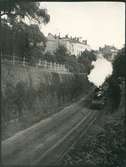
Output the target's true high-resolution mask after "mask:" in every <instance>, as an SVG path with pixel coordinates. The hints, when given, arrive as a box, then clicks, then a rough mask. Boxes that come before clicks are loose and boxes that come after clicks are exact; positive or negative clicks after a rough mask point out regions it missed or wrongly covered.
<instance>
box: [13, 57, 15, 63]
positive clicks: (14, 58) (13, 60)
mask: <svg viewBox="0 0 126 167" xmlns="http://www.w3.org/2000/svg"><path fill="white" fill-rule="evenodd" d="M12 62H13V64H15V56H13V59H12Z"/></svg>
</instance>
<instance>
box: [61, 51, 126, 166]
mask: <svg viewBox="0 0 126 167" xmlns="http://www.w3.org/2000/svg"><path fill="white" fill-rule="evenodd" d="M125 66H126V59H125V48H123V49H121V50H120V51H119V52H118V55H117V59H116V60H115V62H114V63H113V70H114V71H113V75H112V76H111V77H110V78H109V79H108V80H107V81H106V82H108V84H109V89H108V92H109V94H107V98H108V103H107V106H106V107H105V109H104V110H101V111H100V112H102V113H101V115H102V117H101V118H100V119H99V120H97V122H96V124H95V125H94V126H93V127H92V128H91V129H90V131H89V132H88V133H87V134H86V136H84V137H83V138H81V140H80V141H79V142H78V143H77V145H76V146H75V147H73V148H72V149H71V151H70V152H69V153H68V154H67V155H66V156H65V157H64V159H63V162H62V166H78V167H79V166H83V167H101V166H102V167H125V166H126V140H125V137H126V113H125V94H124V81H125ZM111 106H112V107H111Z"/></svg>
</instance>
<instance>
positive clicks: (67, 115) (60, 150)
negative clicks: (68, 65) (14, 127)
mask: <svg viewBox="0 0 126 167" xmlns="http://www.w3.org/2000/svg"><path fill="white" fill-rule="evenodd" d="M92 91H93V90H92ZM90 94H91V91H90V93H89V94H88V95H87V96H86V97H85V98H82V99H81V100H80V101H78V102H76V103H73V104H72V105H70V106H68V107H66V108H65V109H63V110H62V111H61V112H59V113H57V114H55V115H53V116H52V117H50V118H48V119H46V120H43V121H41V122H39V123H37V124H35V125H34V126H32V127H30V128H28V129H26V130H24V131H21V132H19V133H17V134H16V135H14V136H13V137H11V138H9V139H7V140H5V141H3V142H2V164H5V165H38V164H41V165H44V166H45V165H50V164H51V165H52V164H55V165H56V164H59V162H60V160H61V159H62V157H63V156H64V155H65V154H66V153H67V152H68V150H69V149H70V148H71V146H72V145H73V144H74V143H75V142H76V141H77V139H78V138H79V137H81V136H82V135H84V134H85V133H86V131H87V130H88V128H89V127H90V126H91V125H92V123H93V122H94V121H95V120H96V118H97V115H98V112H97V111H92V110H89V109H87V108H84V107H83V102H84V101H85V99H87V98H88V97H89V96H90Z"/></svg>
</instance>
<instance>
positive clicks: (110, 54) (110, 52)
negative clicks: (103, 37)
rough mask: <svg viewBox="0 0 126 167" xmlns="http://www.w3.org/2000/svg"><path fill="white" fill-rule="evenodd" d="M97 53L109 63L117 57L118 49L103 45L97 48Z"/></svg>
mask: <svg viewBox="0 0 126 167" xmlns="http://www.w3.org/2000/svg"><path fill="white" fill-rule="evenodd" d="M99 52H100V53H101V54H102V55H103V56H104V57H105V58H106V59H107V60H109V61H113V60H114V59H115V57H116V55H117V52H118V49H117V48H115V47H114V46H109V45H104V47H103V48H102V47H99Z"/></svg>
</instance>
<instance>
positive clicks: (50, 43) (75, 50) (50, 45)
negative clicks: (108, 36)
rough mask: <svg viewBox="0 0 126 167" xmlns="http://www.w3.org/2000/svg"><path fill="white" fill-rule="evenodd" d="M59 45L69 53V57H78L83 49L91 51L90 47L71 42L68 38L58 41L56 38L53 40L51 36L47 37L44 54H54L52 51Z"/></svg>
mask: <svg viewBox="0 0 126 167" xmlns="http://www.w3.org/2000/svg"><path fill="white" fill-rule="evenodd" d="M60 45H64V46H65V47H66V48H67V50H68V51H69V53H70V54H71V55H75V56H79V55H80V54H81V52H83V51H85V49H87V50H91V49H90V46H89V45H87V44H83V43H79V42H76V41H74V42H72V40H69V39H68V38H62V39H59V38H58V37H57V38H55V37H54V36H53V35H52V34H49V35H48V40H47V43H46V49H45V52H47V51H48V52H50V53H52V54H53V53H54V51H55V50H56V49H57V48H58V47H59V46H60Z"/></svg>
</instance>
